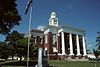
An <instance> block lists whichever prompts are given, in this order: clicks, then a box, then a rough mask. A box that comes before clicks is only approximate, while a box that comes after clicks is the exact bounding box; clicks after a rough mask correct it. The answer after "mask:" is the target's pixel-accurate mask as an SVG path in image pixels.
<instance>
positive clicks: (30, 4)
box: [25, 0, 32, 67]
mask: <svg viewBox="0 0 100 67" xmlns="http://www.w3.org/2000/svg"><path fill="white" fill-rule="evenodd" d="M29 8H30V16H29V28H28V49H27V67H29V47H30V38H31V33H30V31H31V23H32V0H28V4H27V6H26V10H25V15H26V14H27V13H28V10H29Z"/></svg>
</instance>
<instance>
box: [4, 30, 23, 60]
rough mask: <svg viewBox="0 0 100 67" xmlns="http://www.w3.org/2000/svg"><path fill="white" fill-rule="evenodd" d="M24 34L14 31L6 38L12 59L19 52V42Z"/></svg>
mask: <svg viewBox="0 0 100 67" xmlns="http://www.w3.org/2000/svg"><path fill="white" fill-rule="evenodd" d="M23 36H24V35H23V34H20V33H19V32H17V31H13V32H12V33H11V34H10V35H7V36H6V39H5V42H9V46H10V51H11V53H10V54H11V56H12V59H13V57H14V55H15V54H16V51H17V45H18V40H20V39H22V38H23Z"/></svg>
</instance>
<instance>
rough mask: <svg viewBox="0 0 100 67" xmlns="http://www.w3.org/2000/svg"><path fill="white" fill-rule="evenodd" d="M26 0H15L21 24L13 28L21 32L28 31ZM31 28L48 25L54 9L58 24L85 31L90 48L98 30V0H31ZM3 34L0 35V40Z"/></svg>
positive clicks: (99, 22) (99, 11) (99, 27)
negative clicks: (25, 13)
mask: <svg viewBox="0 0 100 67" xmlns="http://www.w3.org/2000/svg"><path fill="white" fill-rule="evenodd" d="M27 1H28V0H17V4H18V6H17V9H18V10H19V14H20V15H21V17H22V21H21V24H20V25H19V26H16V27H15V28H13V30H17V31H19V32H21V33H26V32H27V31H28V20H29V13H28V14H27V15H24V12H25V6H26V4H27ZM32 6H33V12H32V27H31V29H32V28H37V27H38V26H45V25H48V20H49V17H50V13H51V12H52V11H55V12H56V13H57V17H58V19H59V24H61V25H69V26H72V27H74V28H79V29H84V30H85V31H86V42H87V47H88V48H89V49H92V48H93V47H94V45H95V39H96V36H97V33H96V32H98V31H100V26H99V25H100V0H33V5H32ZM3 40H4V36H2V35H0V41H3Z"/></svg>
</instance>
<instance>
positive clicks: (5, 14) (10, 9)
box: [0, 0, 21, 35]
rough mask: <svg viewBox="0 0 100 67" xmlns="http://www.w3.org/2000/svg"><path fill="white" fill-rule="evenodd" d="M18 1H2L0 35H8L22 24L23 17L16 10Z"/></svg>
mask: <svg viewBox="0 0 100 67" xmlns="http://www.w3.org/2000/svg"><path fill="white" fill-rule="evenodd" d="M16 6H17V4H16V0H0V34H3V35H7V34H9V33H10V30H11V29H12V28H13V27H14V26H15V25H19V24H20V22H19V21H20V20H21V16H20V15H19V14H18V11H17V8H16Z"/></svg>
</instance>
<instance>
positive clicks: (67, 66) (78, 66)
mask: <svg viewBox="0 0 100 67" xmlns="http://www.w3.org/2000/svg"><path fill="white" fill-rule="evenodd" d="M49 65H50V66H58V67H95V63H93V62H92V63H90V62H89V61H84V62H83V61H56V60H50V61H49ZM96 67H100V62H99V63H97V66H96Z"/></svg>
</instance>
